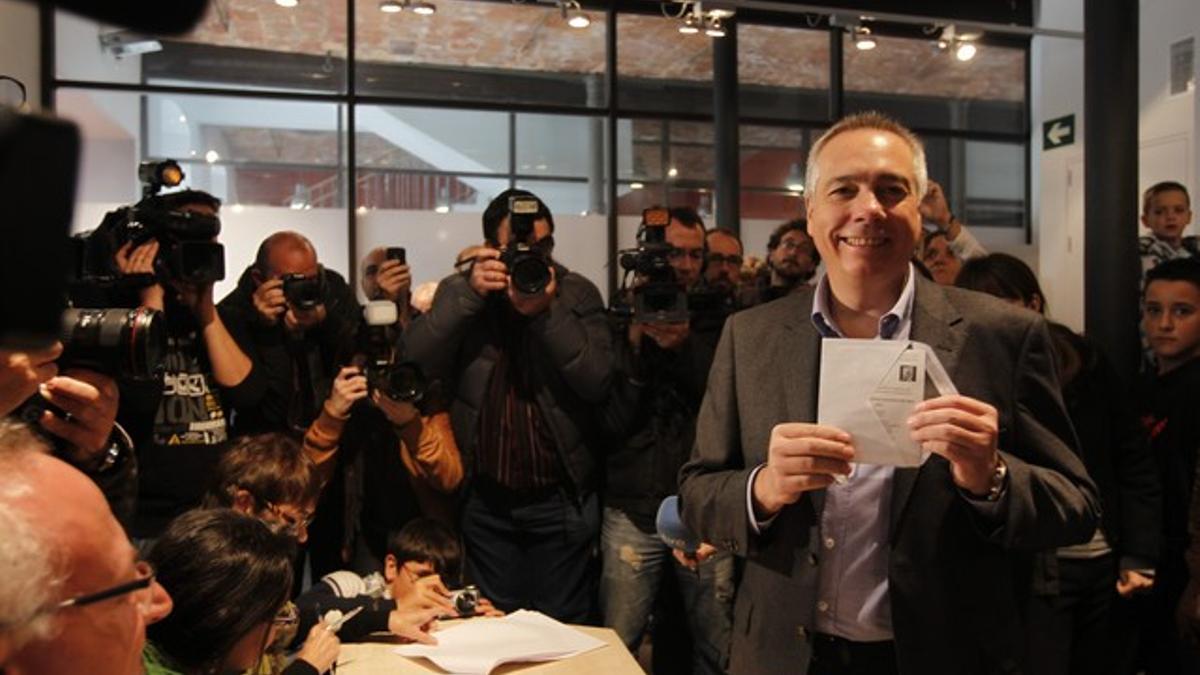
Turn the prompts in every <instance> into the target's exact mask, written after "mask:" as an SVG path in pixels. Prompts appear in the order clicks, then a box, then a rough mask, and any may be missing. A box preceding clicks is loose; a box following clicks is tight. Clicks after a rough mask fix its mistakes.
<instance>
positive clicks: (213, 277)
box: [76, 159, 225, 285]
mask: <svg viewBox="0 0 1200 675" xmlns="http://www.w3.org/2000/svg"><path fill="white" fill-rule="evenodd" d="M183 178H184V173H183V170H182V169H180V168H179V164H178V163H176V162H175V161H174V160H170V159H167V160H146V161H144V162H142V163H141V165H139V166H138V179H139V180H141V181H142V184H143V189H142V200H141V201H139V202H138V203H137V204H134V205H132V206H123V207H121V208H119V209H116V210H115V211H110V212H109V213H108V214H107V215H105V217H104V220H103V221H102V222H101V223H100V226H99V227H97V228H96V229H95V230H92V231H91V232H89V233H85V234H83V235H81V237H82V239H81V242H80V243H81V245H82V251H81V254H80V255H79V258H80V261H79V263H78V264H77V266H76V267H77V271H76V276H77V278H79V279H80V280H82V281H84V282H96V281H101V282H102V281H105V280H112V279H114V278H115V277H117V276H119V272H118V271H117V270H116V269H115V264H114V263H113V256H114V255H115V254H116V252H117V250H118V249H120V248H121V247H122V246H124V245H125V244H126V243H130V242H132V244H133V247H135V248H136V247H137V246H140V245H141V244H144V243H146V242H147V241H150V240H151V239H154V240H157V241H158V243H159V250H158V255H157V256H155V259H154V275H153V278H152V279H142V280H140V281H141V282H142V283H143V284H144V285H149V284H152V283H155V281H162V280H169V281H175V282H181V283H188V284H196V285H204V284H210V283H213V282H215V281H220V280H221V279H224V278H225V248H224V247H223V246H222V245H221V244H218V243H216V242H215V241H213V239H215V238H216V236H217V235H218V234H220V232H221V221H220V219H219V218H217V217H216V216H210V215H205V214H202V213H194V212H191V211H179V210H174V209H172V208H171V207H170V206H168V205H167V204H168V202H165V201H164V198H163V196H161V195H160V194H159V192H160V191H161V190H162V188H164V187H176V186H178V185H179V184H180V183H181V182H182V181H183Z"/></svg>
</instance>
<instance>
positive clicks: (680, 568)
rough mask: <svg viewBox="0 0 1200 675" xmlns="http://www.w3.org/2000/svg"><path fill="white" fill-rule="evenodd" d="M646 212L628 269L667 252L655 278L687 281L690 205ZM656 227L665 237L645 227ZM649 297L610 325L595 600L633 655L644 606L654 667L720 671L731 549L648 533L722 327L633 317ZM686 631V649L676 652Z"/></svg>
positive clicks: (699, 240) (682, 450) (697, 226)
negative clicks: (687, 544)
mask: <svg viewBox="0 0 1200 675" xmlns="http://www.w3.org/2000/svg"><path fill="white" fill-rule="evenodd" d="M652 211H661V210H656V209H650V210H648V211H647V214H646V216H645V218H644V226H643V232H644V234H643V237H642V242H641V243H642V246H641V247H640V248H639V250H638V251H637V252H636V253H633V255H637V256H642V257H644V258H651V259H649V260H643V261H640V264H637V265H633V267H636V268H638V269H642V270H655V269H662V268H663V265H662V263H661V260H653V259H652V258H654V257H655V255H656V254H657V255H658V256H662V257H666V259H667V261H668V263H669V269H666V270H663V271H664V272H667V274H665V275H664V276H665V278H664V279H660V280H658V283H660V284H666V283H669V282H670V281H672V280H673V282H674V283H675V284H677V285H678V287H679V290H680V291H682V290H683V289H685V288H690V289H696V288H697V287H698V286H699V285H700V281H699V279H700V273H701V267H700V265H699V263H700V261H702V260H704V253H705V232H704V224H703V222H702V221H701V220H700V218H699V216H698V215H696V214H695V212H694V211H692V210H691V209H687V208H675V209H671V210H670V212H669V215H670V218H669V224H668V225H666V227H665V228H663V226H662V224H661V220H663V219H662V218H661V216H658V220H657V221H656V218H655V214H653V213H651V212H652ZM653 227H658V228H660V229H665V233H652V232H650V231H649V230H651V228H653ZM651 235H656V236H651ZM655 240H665V246H661V245H660V246H661V248H655V247H654V246H653V244H652V243H650V244H648V243H647V242H653V241H655ZM640 281H641V283H642V284H645V283H648V282H650V280H649V279H642V280H640ZM639 292H642V293H645V292H646V291H645V290H641V291H639V289H638V287H636V286H635V289H634V290H633V294H634V296H636V295H637V294H638V293H639ZM647 304H652V303H647V302H646V301H641V302H639V301H638V300H637V299H636V297H635V299H634V301H633V306H634V313H633V316H632V321H629V322H624V321H620V322H616V324H615V326H614V329H615V330H614V336H613V342H614V349H615V351H616V356H617V376H616V378H615V379H614V384H613V388H612V395H611V396H610V397H609V400H608V402H607V403H606V405H605V406H604V409H603V413H604V415H603V418H604V421H605V427H606V432H607V433H608V434H610V436H611V438H612V440H611V443H612V444H613V446H614V449H613V451H612V452H610V453H609V454H608V461H607V467H608V474H607V476H608V482H607V484H606V489H605V507H604V524H603V529H602V535H601V552H602V553H601V554H602V556H603V562H604V570H603V575H602V577H601V581H600V607H601V610H602V613H603V617H604V624H605V625H606V626H609V627H611V628H613V629H614V630H616V631H617V634H618V635H620V637H621V640H622V641H623V642H624V643H625V645H626V646H627V647H628V648H629V649H630V651H631V652H634V653H636V652H637V649H638V645H639V644H640V642H641V640H642V635H643V633H644V632H645V630H646V627H647V624H648V621H649V618H650V614H651V613H652V612H653V613H654V614H655V615H656V617H657V619H658V620H657V621H656V626H655V636H654V647H655V650H654V651H655V661H656V663H666V662H669V661H671V660H672V659H673V660H675V661H678V662H689V661H690V663H691V669H692V672H696V673H720V672H723V668H722V664H723V661H724V657H725V654H726V651H727V650H728V643H729V631H730V625H731V621H732V599H733V559H732V556H731V555H730V554H729V552H728V551H720V552H718V551H717V550H716V549H715V548H714V547H713V546H712V545H710V544H702V545H701V546H700V548H699V549H698V550H696V551H692V552H685V551H682V550H673V549H671V548H670V547H668V546H667V545H666V544H664V543H663V542H662V541H661V540H660V539H659V537H658V535H657V534H656V531H655V514H656V512H657V510H658V506H659V504H660V503H661V502H662V500H663V498H664V497H667V496H669V495H672V494H675V492H676V491H677V482H676V475H677V474H678V472H679V468H680V467H681V466H683V464H684V462H685V461H686V460H687V458H688V456H689V454H690V452H691V448H692V442H693V439H694V437H695V424H696V415H697V411H698V410H699V407H700V401H701V399H702V398H703V396H704V387H705V382H706V379H707V376H708V371H709V366H710V365H711V364H712V359H713V354H714V351H715V348H716V343H717V338H718V332H719V330H720V323H719V322H704V321H701V322H696V321H694V320H692V318H691V317H688V316H687V315H686V314H685V315H683V316H682V317H676V316H671V315H669V314H668V315H665V316H664V315H659V314H658V313H653V314H651V315H650V316H645V315H639V310H640V309H641V308H643V307H645V306H646V305H647ZM631 551H632V552H634V553H635V555H632V556H631V555H630V552H631ZM667 574H673V576H674V578H675V579H674V581H675V582H676V583H675V586H676V587H677V588H678V590H679V592H680V594H681V595H682V604H683V614H684V615H685V616H686V619H685V618H684V616H681V615H680V613H679V612H670V611H663V608H662V607H659V608H656V607H655V606H654V604H655V599H656V598H662V597H663V594H662V593H660V585H661V584H662V583H663V581H664V575H667ZM668 586H670V584H668ZM689 632H690V637H691V640H690V643H691V645H692V648H691V654H690V655H689V654H687V653H686V652H684V653H680V652H683V650H684V648H685V647H684V644H686V643H687V642H688V640H687V638H686V637H685V636H686V635H687V634H688V633H689ZM668 636H669V637H668ZM679 643H682V644H679ZM667 654H670V656H669V657H668V658H667V659H666V660H660V659H661V658H662V657H663V656H666V655H667ZM677 665H678V664H676V666H677Z"/></svg>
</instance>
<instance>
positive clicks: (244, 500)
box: [229, 488, 255, 516]
mask: <svg viewBox="0 0 1200 675" xmlns="http://www.w3.org/2000/svg"><path fill="white" fill-rule="evenodd" d="M254 506H255V500H254V495H252V494H250V492H249V491H247V490H244V489H242V488H235V489H234V490H233V503H231V504H230V505H229V507H230V508H232V509H233V510H234V511H238V512H240V513H244V514H246V515H248V516H253V515H254V512H255V508H254Z"/></svg>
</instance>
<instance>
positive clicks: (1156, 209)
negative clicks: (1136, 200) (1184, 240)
mask: <svg viewBox="0 0 1200 675" xmlns="http://www.w3.org/2000/svg"><path fill="white" fill-rule="evenodd" d="M1190 222H1192V208H1191V205H1189V204H1188V198H1187V195H1186V194H1184V193H1182V192H1180V191H1179V190H1167V191H1165V192H1160V193H1158V194H1156V195H1154V196H1153V197H1151V198H1150V208H1148V209H1147V210H1146V212H1145V213H1143V214H1142V224H1143V225H1145V226H1146V227H1148V228H1149V229H1150V231H1151V232H1153V233H1154V236H1156V237H1158V238H1159V239H1165V240H1168V241H1178V240H1179V238H1180V237H1182V236H1183V228H1185V227H1187V226H1188V223H1190Z"/></svg>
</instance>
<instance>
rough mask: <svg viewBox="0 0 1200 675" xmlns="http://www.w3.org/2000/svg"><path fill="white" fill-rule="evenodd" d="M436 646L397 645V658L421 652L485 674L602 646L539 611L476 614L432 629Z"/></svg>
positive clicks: (452, 668) (455, 668)
mask: <svg viewBox="0 0 1200 675" xmlns="http://www.w3.org/2000/svg"><path fill="white" fill-rule="evenodd" d="M435 637H437V641H438V643H437V644H436V645H417V644H413V645H404V646H403V647H397V648H396V653H397V654H400V655H401V656H410V657H411V656H418V657H420V656H423V657H425V658H427V659H429V660H430V661H433V663H434V664H435V665H436V666H438V667H439V668H441V669H443V670H445V671H447V672H450V673H474V674H477V675H486V673H490V672H491V671H492V669H494V668H496V667H497V666H499V665H501V664H504V663H512V662H515V661H557V660H559V659H565V658H567V657H570V656H575V655H576V654H582V653H584V652H588V651H591V650H593V649H596V648H597V647H603V646H604V645H605V643H604V641H603V640H599V639H597V638H594V637H592V636H590V635H587V634H586V633H583V632H581V631H578V630H576V629H574V628H571V627H570V626H568V625H566V624H563V623H559V622H558V621H555V620H554V619H551V618H550V617H548V616H546V615H545V614H542V613H541V612H531V611H528V610H520V611H517V612H513V613H512V614H509V615H507V616H504V617H501V618H477V619H471V620H469V621H464V622H463V623H461V624H459V625H457V626H454V627H452V628H447V629H446V630H442V631H438V632H437V633H435Z"/></svg>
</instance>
